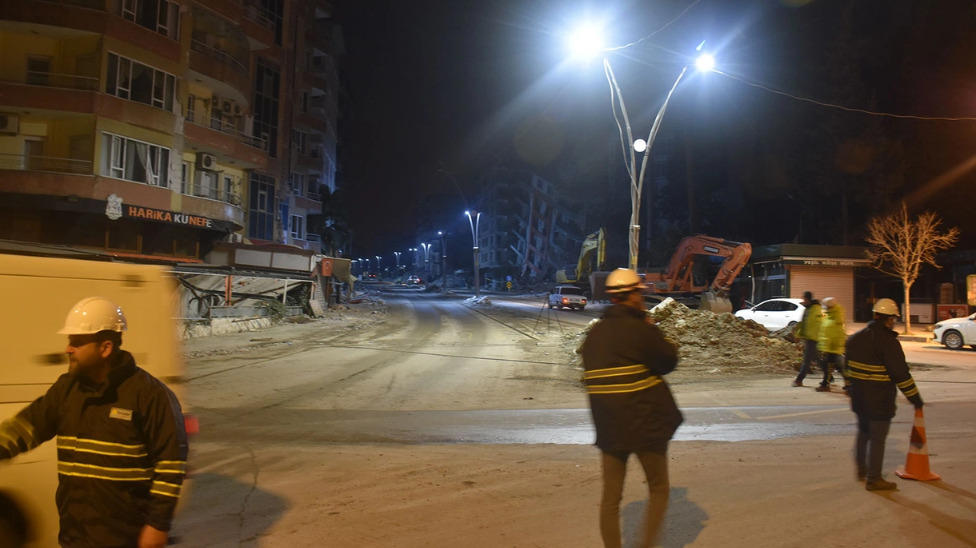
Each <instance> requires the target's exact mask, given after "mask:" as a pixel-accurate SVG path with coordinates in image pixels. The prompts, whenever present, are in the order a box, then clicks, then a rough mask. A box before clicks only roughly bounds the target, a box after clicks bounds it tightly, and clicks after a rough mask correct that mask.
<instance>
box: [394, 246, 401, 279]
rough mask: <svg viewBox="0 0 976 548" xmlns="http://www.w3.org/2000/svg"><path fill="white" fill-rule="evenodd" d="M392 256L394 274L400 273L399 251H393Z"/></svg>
mask: <svg viewBox="0 0 976 548" xmlns="http://www.w3.org/2000/svg"><path fill="white" fill-rule="evenodd" d="M393 256H394V257H396V272H395V274H399V273H400V252H399V251H394V252H393Z"/></svg>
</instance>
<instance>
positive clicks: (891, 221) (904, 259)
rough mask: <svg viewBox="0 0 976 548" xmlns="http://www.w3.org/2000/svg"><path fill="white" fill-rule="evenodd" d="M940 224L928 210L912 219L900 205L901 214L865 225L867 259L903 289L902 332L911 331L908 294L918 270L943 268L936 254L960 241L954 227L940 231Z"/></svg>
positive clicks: (876, 219) (904, 207)
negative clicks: (928, 265) (903, 315)
mask: <svg viewBox="0 0 976 548" xmlns="http://www.w3.org/2000/svg"><path fill="white" fill-rule="evenodd" d="M941 222H942V221H941V219H939V217H938V215H936V214H935V213H932V212H931V211H926V212H925V213H922V214H921V215H919V216H918V219H915V220H912V219H911V218H909V217H908V206H906V205H905V203H904V202H902V204H901V211H898V212H895V213H892V214H890V215H887V216H883V217H875V218H874V219H871V221H870V222H869V223H868V235H867V237H866V238H865V239H866V240H867V242H868V243H869V244H871V247H870V248H869V249H868V252H867V254H868V258H870V259H871V260H872V262H873V263H874V267H875V268H877V269H878V270H880V271H881V272H884V273H885V274H888V275H891V276H894V277H896V278H899V279H900V280H901V283H902V287H904V289H905V333H910V332H911V316H910V315H909V314H910V313H909V298H908V292H909V291H910V290H911V288H912V284H914V283H915V280H917V279H918V273H919V270H921V268H922V265H924V264H930V265H932V266H934V267H936V268H942V267H941V266H939V265H937V264H936V263H935V254H936V253H937V252H939V251H941V250H943V249H948V248H950V247H952V246H953V245H955V243H956V241H957V240H958V239H959V229H957V228H955V227H953V228H950V229H949V230H947V231H946V232H944V233H943V232H940V230H939V224H940V223H941Z"/></svg>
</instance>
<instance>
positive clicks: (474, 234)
mask: <svg viewBox="0 0 976 548" xmlns="http://www.w3.org/2000/svg"><path fill="white" fill-rule="evenodd" d="M464 214H465V215H467V216H468V224H470V225H471V241H472V243H473V244H474V245H473V253H474V296H475V297H480V296H481V272H480V271H479V270H480V269H479V264H478V228H479V224H480V222H481V212H480V211H476V212H474V218H472V217H471V212H470V211H465V212H464Z"/></svg>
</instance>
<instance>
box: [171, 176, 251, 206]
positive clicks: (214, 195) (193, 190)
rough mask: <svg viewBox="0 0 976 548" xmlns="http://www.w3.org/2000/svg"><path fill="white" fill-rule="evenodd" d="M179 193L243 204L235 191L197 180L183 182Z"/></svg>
mask: <svg viewBox="0 0 976 548" xmlns="http://www.w3.org/2000/svg"><path fill="white" fill-rule="evenodd" d="M180 191H181V193H182V194H184V195H186V196H196V197H197V198H208V199H210V200H217V201H220V202H226V203H228V204H230V205H235V206H238V207H240V206H241V205H243V203H244V202H243V201H242V200H241V196H240V194H238V193H237V192H234V191H231V190H226V189H222V188H219V187H218V186H217V185H216V184H209V185H208V184H204V183H201V182H197V181H187V182H185V183H184V184H183V187H182V188H181V189H180Z"/></svg>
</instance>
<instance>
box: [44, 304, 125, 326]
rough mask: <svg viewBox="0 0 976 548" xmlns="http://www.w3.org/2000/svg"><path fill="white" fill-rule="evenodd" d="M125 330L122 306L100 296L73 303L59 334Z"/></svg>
mask: <svg viewBox="0 0 976 548" xmlns="http://www.w3.org/2000/svg"><path fill="white" fill-rule="evenodd" d="M125 330H126V322H125V314H123V313H122V308H121V307H119V306H118V305H117V304H115V303H113V302H112V301H110V300H108V299H104V298H102V297H88V298H85V299H82V300H80V301H78V302H77V303H75V305H74V306H72V307H71V310H70V311H69V312H68V316H67V317H66V318H65V319H64V327H62V328H61V330H60V331H58V334H59V335H92V334H95V333H98V332H99V331H115V332H117V333H121V332H123V331H125Z"/></svg>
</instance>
